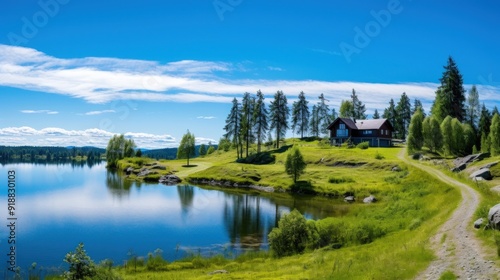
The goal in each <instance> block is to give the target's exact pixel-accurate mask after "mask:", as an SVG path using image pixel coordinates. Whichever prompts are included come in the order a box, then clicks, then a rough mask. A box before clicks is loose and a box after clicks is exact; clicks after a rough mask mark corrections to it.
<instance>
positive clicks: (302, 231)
mask: <svg viewBox="0 0 500 280" xmlns="http://www.w3.org/2000/svg"><path fill="white" fill-rule="evenodd" d="M308 229H309V227H308V226H307V223H306V219H305V218H304V216H302V214H300V212H299V211H297V210H296V209H295V210H293V211H292V212H290V213H289V214H285V215H284V216H283V217H281V219H280V220H279V222H278V227H277V228H273V230H272V231H271V233H269V246H270V247H271V250H273V252H274V253H275V254H276V256H278V257H284V256H290V255H294V254H300V253H302V252H304V250H305V249H306V246H307V243H308V238H309V236H310V233H309V231H308Z"/></svg>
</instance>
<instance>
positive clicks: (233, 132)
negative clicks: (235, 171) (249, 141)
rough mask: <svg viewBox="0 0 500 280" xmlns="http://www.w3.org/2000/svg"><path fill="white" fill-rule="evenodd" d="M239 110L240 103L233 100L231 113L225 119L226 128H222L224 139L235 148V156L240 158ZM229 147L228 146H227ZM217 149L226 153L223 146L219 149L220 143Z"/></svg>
mask: <svg viewBox="0 0 500 280" xmlns="http://www.w3.org/2000/svg"><path fill="white" fill-rule="evenodd" d="M240 125H241V108H240V103H239V102H238V100H237V99H236V98H234V99H233V106H232V107H231V111H230V112H229V115H228V116H227V119H226V126H224V130H225V131H226V133H225V134H224V139H228V140H229V141H230V143H231V144H232V145H233V146H235V147H236V155H237V157H238V158H239V157H240V146H241V133H240V132H241V131H240V130H241V126H240ZM229 147H230V146H229ZM219 149H223V150H224V151H228V150H229V148H227V150H226V149H225V146H224V147H222V148H221V143H219Z"/></svg>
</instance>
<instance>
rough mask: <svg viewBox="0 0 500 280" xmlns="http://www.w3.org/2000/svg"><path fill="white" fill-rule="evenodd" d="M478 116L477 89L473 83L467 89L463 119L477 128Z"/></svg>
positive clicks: (479, 110) (479, 111)
mask: <svg viewBox="0 0 500 280" xmlns="http://www.w3.org/2000/svg"><path fill="white" fill-rule="evenodd" d="M480 116H481V107H480V104H479V92H478V91H477V88H476V86H475V85H473V86H472V88H471V89H470V90H469V95H467V106H466V117H465V121H466V122H467V123H468V124H470V125H471V127H472V128H474V129H477V128H478V125H479V118H480Z"/></svg>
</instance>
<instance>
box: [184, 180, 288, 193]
mask: <svg viewBox="0 0 500 280" xmlns="http://www.w3.org/2000/svg"><path fill="white" fill-rule="evenodd" d="M189 182H190V183H193V184H200V185H209V186H217V187H226V188H249V189H254V190H257V191H261V192H270V193H271V192H275V191H278V192H283V190H282V189H278V190H275V189H274V188H273V187H270V186H268V187H266V186H259V185H252V184H242V183H235V182H231V181H219V180H209V179H192V178H191V179H189Z"/></svg>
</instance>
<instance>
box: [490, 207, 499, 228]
mask: <svg viewBox="0 0 500 280" xmlns="http://www.w3.org/2000/svg"><path fill="white" fill-rule="evenodd" d="M488 223H489V224H490V227H491V228H493V229H497V230H500V203H499V204H497V205H495V206H493V207H491V208H490V211H489V212H488Z"/></svg>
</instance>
